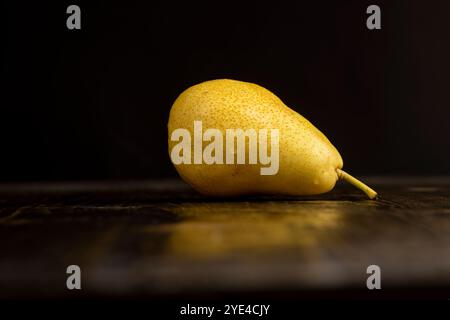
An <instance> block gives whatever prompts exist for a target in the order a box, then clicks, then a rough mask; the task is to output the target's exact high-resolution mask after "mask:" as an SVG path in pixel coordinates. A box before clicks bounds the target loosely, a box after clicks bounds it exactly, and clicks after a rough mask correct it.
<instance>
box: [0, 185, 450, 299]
mask: <svg viewBox="0 0 450 320" xmlns="http://www.w3.org/2000/svg"><path fill="white" fill-rule="evenodd" d="M365 181H366V182H367V183H368V184H369V185H371V186H373V187H374V188H375V189H376V190H377V191H378V192H379V193H380V195H381V199H380V200H377V201H371V200H366V198H365V196H364V195H363V194H362V193H360V192H359V191H358V190H355V189H353V188H352V187H350V186H347V185H345V184H339V185H338V186H337V188H336V189H335V190H334V191H332V192H330V193H328V194H325V195H321V196H314V197H301V198H295V197H247V198H240V199H226V200H224V199H211V198H204V197H202V196H200V195H198V194H196V193H195V192H194V191H192V190H191V189H190V188H189V187H188V186H186V185H185V184H184V183H182V182H180V181H178V180H162V181H148V182H103V183H45V184H3V185H0V207H1V210H0V257H1V258H0V298H48V297H58V298H60V297H61V298H73V297H78V298H79V297H81V298H86V297H88V298H97V297H113V298H136V297H143V298H161V299H166V298H174V297H178V298H187V299H189V298H196V297H203V298H205V297H208V298H214V297H223V296H233V297H239V296H241V297H243V296H249V295H251V296H254V297H261V298H281V299H283V298H294V299H297V298H298V297H313V298H314V297H324V296H325V297H343V296H344V297H348V296H350V297H380V296H382V295H384V297H386V295H387V296H390V297H406V296H411V295H412V296H421V297H433V296H434V297H442V298H450V290H449V289H450V178H448V177H443V178H442V177H441V178H432V177H422V178H386V177H384V178H383V177H372V178H370V177H369V178H366V179H365ZM373 264H375V265H378V266H380V268H381V275H382V278H381V286H382V289H381V290H368V289H367V288H366V279H367V277H368V276H369V275H368V274H367V273H366V268H367V267H368V266H369V265H373ZM69 265H78V266H80V268H81V274H82V277H81V279H82V290H68V289H67V288H66V279H67V277H68V274H66V268H67V266H69Z"/></svg>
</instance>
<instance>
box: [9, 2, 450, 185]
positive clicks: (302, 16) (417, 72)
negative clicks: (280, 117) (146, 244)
mask: <svg viewBox="0 0 450 320" xmlns="http://www.w3.org/2000/svg"><path fill="white" fill-rule="evenodd" d="M70 4H78V5H80V7H81V10H82V29H81V30H79V31H77V30H68V29H67V28H66V18H67V14H66V8H67V6H68V5H70ZM369 4H378V5H380V7H381V9H382V30H377V31H369V30H368V29H367V28H366V26H365V20H366V17H367V14H366V13H365V11H366V8H367V6H368V5H369ZM3 6H4V9H2V13H3V15H2V24H3V28H2V31H3V32H4V34H5V36H4V37H2V43H3V45H2V55H3V56H2V73H1V75H2V79H3V84H2V94H1V101H0V121H1V126H0V148H1V149H0V150H1V157H0V180H1V181H24V180H66V179H110V178H124V179H132V178H152V177H164V176H175V174H176V173H175V170H174V169H173V168H172V165H171V163H170V160H169V157H168V152H167V142H166V140H167V131H166V123H167V119H168V113H169V110H170V107H171V105H172V103H173V101H174V100H175V98H176V97H177V95H178V94H179V93H181V91H182V90H184V89H186V88H187V87H189V86H191V85H193V84H196V83H198V82H201V81H205V80H209V79H215V78H232V79H238V80H244V81H251V82H255V83H258V84H260V85H262V86H265V87H266V88H268V89H270V90H271V91H273V92H274V93H276V94H277V95H278V96H279V97H281V98H282V100H284V101H285V102H286V104H287V105H289V106H291V107H292V108H294V109H295V110H297V111H298V112H300V113H301V114H302V115H304V116H305V117H306V118H308V119H309V120H310V121H312V122H313V123H314V124H315V125H316V126H317V127H318V128H319V129H320V130H322V131H323V132H324V133H325V134H326V135H327V136H328V137H329V138H330V140H331V141H332V142H333V144H334V145H335V146H336V147H337V148H338V149H339V150H340V152H341V154H342V156H343V158H344V162H345V168H347V169H348V170H349V171H351V172H352V173H355V174H449V173H450V165H449V160H450V142H449V140H448V132H449V128H448V124H447V121H448V119H449V116H450V111H449V108H450V97H449V88H450V86H449V85H450V78H449V71H450V62H449V57H450V44H449V43H450V41H449V31H450V30H449V29H450V27H449V22H448V14H449V12H450V2H449V1H361V0H360V1H356V0H355V1H292V3H289V4H288V2H284V3H283V2H281V1H271V2H270V3H267V4H263V3H262V1H240V2H236V3H235V2H231V1H209V2H194V1H184V2H182V4H177V3H174V2H171V1H141V2H131V1H120V2H115V3H113V2H111V1H104V2H95V1H89V2H86V1H75V0H74V1H71V2H68V1H58V2H56V1H55V2H49V1H28V2H24V1H12V0H8V1H4V2H3Z"/></svg>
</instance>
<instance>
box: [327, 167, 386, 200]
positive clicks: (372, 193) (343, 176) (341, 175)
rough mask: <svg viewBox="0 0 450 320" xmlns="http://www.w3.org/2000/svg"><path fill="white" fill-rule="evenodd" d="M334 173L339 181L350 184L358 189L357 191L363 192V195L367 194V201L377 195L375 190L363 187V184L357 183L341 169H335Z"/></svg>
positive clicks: (357, 181) (356, 180)
mask: <svg viewBox="0 0 450 320" xmlns="http://www.w3.org/2000/svg"><path fill="white" fill-rule="evenodd" d="M336 172H337V175H338V177H339V179H341V180H345V181H347V182H348V183H350V184H351V185H353V186H355V187H356V188H358V189H359V190H361V191H363V192H364V193H365V194H367V196H368V197H369V199H375V198H376V197H377V193H376V191H375V190H373V189H372V188H370V187H369V186H367V185H365V184H364V183H363V182H361V181H359V180H358V179H356V178H355V177H353V176H351V175H349V174H348V173H347V172H345V171H343V170H341V169H336Z"/></svg>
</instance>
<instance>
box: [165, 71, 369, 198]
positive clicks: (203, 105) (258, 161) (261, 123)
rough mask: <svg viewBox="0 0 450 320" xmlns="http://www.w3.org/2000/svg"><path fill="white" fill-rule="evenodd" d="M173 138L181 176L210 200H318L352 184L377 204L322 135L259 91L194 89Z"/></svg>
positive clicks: (233, 84)
mask: <svg viewBox="0 0 450 320" xmlns="http://www.w3.org/2000/svg"><path fill="white" fill-rule="evenodd" d="M168 130H169V154H170V156H171V159H172V162H173V163H174V165H175V168H176V170H177V171H178V173H179V174H180V176H181V177H182V178H183V179H184V180H185V181H186V182H187V183H189V184H190V185H191V186H192V187H193V188H194V189H196V190H197V191H199V192H200V193H202V194H205V195H212V196H237V195H247V194H279V195H294V196H295V195H313V194H321V193H325V192H328V191H330V190H331V189H333V187H334V186H335V184H336V181H337V180H339V179H344V180H346V181H348V182H350V183H351V184H353V185H354V186H356V187H357V188H359V189H361V190H362V191H364V192H365V193H366V194H367V196H368V197H369V198H370V199H373V198H375V197H376V196H377V193H376V192H375V191H374V190H372V189H371V188H369V187H368V186H366V185H365V184H363V183H362V182H361V181H359V180H357V179H356V178H354V177H352V176H350V175H349V174H347V173H346V172H344V171H342V170H341V168H342V166H343V161H342V158H341V156H340V154H339V152H338V151H337V150H336V148H335V147H334V146H333V145H332V144H331V142H330V141H329V140H328V139H327V138H326V137H325V135H324V134H322V132H320V131H319V130H318V129H317V128H316V127H314V126H313V125H312V124H311V123H310V122H309V121H308V120H306V119H305V118H304V117H302V116H301V115H300V114H298V113H296V112H295V111H294V110H292V109H290V108H289V107H287V106H286V105H285V104H284V103H283V102H282V101H281V100H280V99H279V98H278V97H277V96H275V95H274V94H273V93H272V92H270V91H269V90H267V89H265V88H263V87H261V86H259V85H256V84H253V83H248V82H242V81H236V80H228V79H220V80H212V81H206V82H203V83H200V84H197V85H194V86H192V87H190V88H188V89H187V90H185V91H184V92H183V93H181V95H180V96H179V97H178V98H177V99H176V101H175V102H174V104H173V106H172V109H171V110H170V116H169V123H168ZM229 133H230V135H228V134H229ZM233 133H234V136H233ZM238 133H240V134H241V135H238ZM242 133H243V135H242ZM239 138H243V140H241V141H240V142H239ZM239 143H241V144H239ZM241 151H242V152H241ZM240 152H241V154H240V155H239V153H240ZM239 159H240V160H239ZM269 160H270V162H269Z"/></svg>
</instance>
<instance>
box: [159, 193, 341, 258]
mask: <svg viewBox="0 0 450 320" xmlns="http://www.w3.org/2000/svg"><path fill="white" fill-rule="evenodd" d="M164 209H165V210H170V211H172V212H173V213H175V214H177V215H179V216H181V217H182V219H183V220H182V222H180V223H177V224H172V225H166V226H165V228H166V229H167V230H166V231H168V233H169V235H170V236H169V240H168V243H167V246H168V247H167V248H166V249H167V251H166V252H168V253H169V254H171V255H177V256H187V257H193V258H199V257H200V258H201V257H217V256H225V255H239V256H243V255H244V256H248V257H251V256H255V255H262V254H270V255H272V256H273V255H274V254H275V255H276V253H277V252H279V253H280V254H281V253H286V251H289V250H295V251H296V253H297V254H298V253H299V250H301V253H302V254H304V255H306V254H308V255H311V254H320V253H319V252H314V250H310V249H312V248H314V247H315V246H317V245H319V244H324V243H327V242H336V241H339V238H340V237H339V232H338V231H339V229H340V228H341V224H342V223H341V221H342V220H343V211H342V202H333V201H311V202H307V201H302V202H296V201H285V202H245V203H229V202H228V203H186V204H181V205H178V206H173V207H168V208H167V207H166V208H164Z"/></svg>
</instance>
